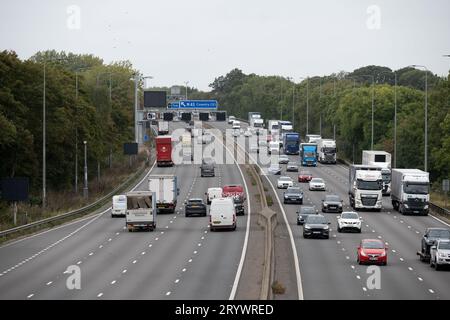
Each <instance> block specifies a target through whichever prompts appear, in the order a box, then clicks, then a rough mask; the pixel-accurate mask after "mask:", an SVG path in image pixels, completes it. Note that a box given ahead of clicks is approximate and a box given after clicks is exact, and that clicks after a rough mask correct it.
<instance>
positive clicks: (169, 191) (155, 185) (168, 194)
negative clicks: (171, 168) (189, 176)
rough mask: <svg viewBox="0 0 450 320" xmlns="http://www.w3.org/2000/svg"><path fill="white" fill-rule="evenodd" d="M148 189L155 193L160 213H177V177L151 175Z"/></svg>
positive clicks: (171, 175)
mask: <svg viewBox="0 0 450 320" xmlns="http://www.w3.org/2000/svg"><path fill="white" fill-rule="evenodd" d="M148 189H149V190H150V192H154V193H155V197H156V209H157V210H158V212H161V211H168V212H171V213H173V212H175V208H176V206H177V196H178V194H179V189H178V185H177V176H176V175H173V174H162V175H150V176H149V177H148Z"/></svg>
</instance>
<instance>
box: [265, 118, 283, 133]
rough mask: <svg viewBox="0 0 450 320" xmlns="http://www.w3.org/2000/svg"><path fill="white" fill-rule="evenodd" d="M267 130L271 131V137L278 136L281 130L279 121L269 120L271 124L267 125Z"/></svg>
mask: <svg viewBox="0 0 450 320" xmlns="http://www.w3.org/2000/svg"><path fill="white" fill-rule="evenodd" d="M267 130H268V131H269V133H270V134H271V135H273V134H278V132H279V130H280V126H279V123H278V120H269V122H268V124H267Z"/></svg>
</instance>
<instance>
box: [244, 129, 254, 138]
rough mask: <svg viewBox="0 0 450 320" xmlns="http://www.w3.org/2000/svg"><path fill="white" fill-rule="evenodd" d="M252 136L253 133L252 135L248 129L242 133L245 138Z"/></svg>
mask: <svg viewBox="0 0 450 320" xmlns="http://www.w3.org/2000/svg"><path fill="white" fill-rule="evenodd" d="M252 135H253V133H252V131H251V130H249V129H247V130H246V131H245V132H244V136H245V137H247V138H248V137H251V136H252Z"/></svg>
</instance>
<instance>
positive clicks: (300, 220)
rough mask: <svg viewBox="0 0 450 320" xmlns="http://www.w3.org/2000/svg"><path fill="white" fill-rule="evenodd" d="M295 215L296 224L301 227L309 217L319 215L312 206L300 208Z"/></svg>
mask: <svg viewBox="0 0 450 320" xmlns="http://www.w3.org/2000/svg"><path fill="white" fill-rule="evenodd" d="M296 213H297V224H298V225H303V224H304V223H305V220H306V218H307V217H308V216H309V215H313V214H314V215H315V214H319V211H317V209H316V208H315V207H314V206H300V209H299V210H298V211H297V212H296Z"/></svg>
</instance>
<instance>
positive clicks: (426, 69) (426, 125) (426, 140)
mask: <svg viewBox="0 0 450 320" xmlns="http://www.w3.org/2000/svg"><path fill="white" fill-rule="evenodd" d="M408 67H412V68H421V69H424V70H425V133H424V140H425V150H424V153H425V155H424V165H423V167H424V171H428V72H429V70H428V68H427V67H425V66H422V65H418V64H413V65H410V66H408Z"/></svg>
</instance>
